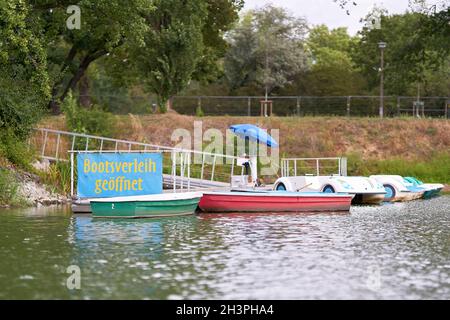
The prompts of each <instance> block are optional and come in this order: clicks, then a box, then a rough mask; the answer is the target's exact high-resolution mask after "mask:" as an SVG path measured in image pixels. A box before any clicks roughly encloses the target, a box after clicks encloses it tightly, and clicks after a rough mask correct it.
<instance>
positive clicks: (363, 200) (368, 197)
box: [352, 193, 385, 204]
mask: <svg viewBox="0 0 450 320" xmlns="http://www.w3.org/2000/svg"><path fill="white" fill-rule="evenodd" d="M384 195H385V194H384V193H357V194H355V197H354V198H353V200H352V204H380V203H382V202H383V201H384Z"/></svg>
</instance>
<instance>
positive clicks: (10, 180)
mask: <svg viewBox="0 0 450 320" xmlns="http://www.w3.org/2000/svg"><path fill="white" fill-rule="evenodd" d="M18 189H19V185H18V183H17V181H16V179H15V177H14V175H13V174H12V173H11V172H9V171H7V170H4V169H0V205H2V206H4V205H20V204H22V203H23V202H22V201H21V199H20V196H19V195H18Z"/></svg>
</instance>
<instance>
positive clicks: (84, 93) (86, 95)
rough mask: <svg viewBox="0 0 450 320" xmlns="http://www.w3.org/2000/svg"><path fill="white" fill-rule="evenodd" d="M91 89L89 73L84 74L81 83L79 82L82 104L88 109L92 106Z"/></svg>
mask: <svg viewBox="0 0 450 320" xmlns="http://www.w3.org/2000/svg"><path fill="white" fill-rule="evenodd" d="M89 89H90V88H89V78H88V76H87V75H84V76H83V77H82V78H81V79H80V83H79V84H78V91H79V92H80V98H79V101H80V105H81V106H83V107H84V108H86V109H88V108H91V107H92V100H91V96H90V91H89Z"/></svg>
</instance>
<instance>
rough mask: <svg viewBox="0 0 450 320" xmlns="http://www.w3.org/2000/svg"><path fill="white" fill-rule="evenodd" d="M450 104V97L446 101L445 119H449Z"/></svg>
mask: <svg viewBox="0 0 450 320" xmlns="http://www.w3.org/2000/svg"><path fill="white" fill-rule="evenodd" d="M449 106H450V99H448V100H446V101H445V106H444V108H445V109H444V113H445V119H448V108H449Z"/></svg>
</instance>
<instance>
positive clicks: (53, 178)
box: [39, 162, 70, 195]
mask: <svg viewBox="0 0 450 320" xmlns="http://www.w3.org/2000/svg"><path fill="white" fill-rule="evenodd" d="M39 175H40V176H41V178H42V179H43V182H44V183H45V184H46V185H49V186H53V187H54V189H53V190H52V191H53V192H58V193H61V194H65V195H69V194H70V163H68V162H56V163H52V164H51V165H50V167H49V168H48V170H47V171H46V172H41V173H39Z"/></svg>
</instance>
